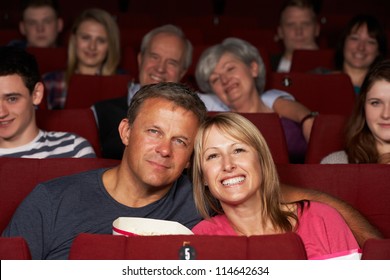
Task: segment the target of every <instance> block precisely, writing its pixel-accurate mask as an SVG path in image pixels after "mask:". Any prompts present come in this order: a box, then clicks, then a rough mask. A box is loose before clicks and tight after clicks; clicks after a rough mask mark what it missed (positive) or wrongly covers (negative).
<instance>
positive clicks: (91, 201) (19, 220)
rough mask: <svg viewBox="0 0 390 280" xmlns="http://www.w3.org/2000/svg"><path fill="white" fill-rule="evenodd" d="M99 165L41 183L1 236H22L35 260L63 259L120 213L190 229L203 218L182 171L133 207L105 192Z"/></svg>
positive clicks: (104, 229)
mask: <svg viewBox="0 0 390 280" xmlns="http://www.w3.org/2000/svg"><path fill="white" fill-rule="evenodd" d="M105 170H106V169H97V170H92V171H88V172H83V173H80V174H76V175H71V176H66V177H62V178H57V179H54V180H51V181H48V182H46V183H42V184H39V185H38V186H37V187H36V188H35V189H34V190H33V191H32V192H31V193H30V194H29V195H28V196H27V197H26V199H25V200H24V201H23V202H22V203H21V205H20V206H19V208H18V209H17V210H16V212H15V214H14V216H13V218H12V220H11V222H10V223H9V225H8V226H7V228H6V229H5V230H4V232H3V236H6V237H10V236H22V237H24V238H25V239H26V241H27V243H28V245H29V247H30V250H31V255H32V258H33V259H67V258H68V254H69V250H70V247H71V245H72V242H73V239H74V238H75V237H76V236H77V235H78V234H79V233H97V234H112V223H113V221H114V220H115V219H117V218H118V217H144V218H154V219H164V220H171V221H177V222H179V223H181V224H183V225H185V226H186V227H188V228H192V227H193V226H194V225H195V224H197V223H198V222H199V221H200V220H201V217H200V216H199V214H198V212H197V211H196V208H195V203H194V200H193V194H192V184H191V182H190V181H189V179H188V177H187V176H184V175H182V176H181V177H180V178H179V179H178V180H177V181H176V182H175V183H174V185H173V187H172V188H171V189H170V191H169V192H168V193H167V194H166V195H165V196H164V197H163V198H161V199H160V200H157V201H155V202H153V203H151V204H149V205H147V206H144V207H139V208H131V207H128V206H125V205H123V204H121V203H119V202H117V201H116V200H115V199H113V198H112V197H111V196H110V195H109V193H108V192H107V191H106V189H105V187H104V186H103V182H102V175H103V172H104V171H105Z"/></svg>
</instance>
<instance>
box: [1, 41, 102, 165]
mask: <svg viewBox="0 0 390 280" xmlns="http://www.w3.org/2000/svg"><path fill="white" fill-rule="evenodd" d="M43 92H44V86H43V84H42V82H41V81H40V75H39V70H38V64H37V62H36V60H35V58H34V56H32V55H31V54H28V53H27V52H25V51H24V50H23V49H20V48H17V47H1V48H0V157H25V158H50V157H57V158H58V157H95V153H94V151H93V149H92V147H91V145H90V144H89V143H88V141H87V140H85V139H84V138H81V137H79V136H77V135H74V134H71V133H67V132H48V131H43V130H40V129H39V128H38V126H37V123H36V119H35V107H36V106H38V105H39V104H40V103H41V101H42V98H43Z"/></svg>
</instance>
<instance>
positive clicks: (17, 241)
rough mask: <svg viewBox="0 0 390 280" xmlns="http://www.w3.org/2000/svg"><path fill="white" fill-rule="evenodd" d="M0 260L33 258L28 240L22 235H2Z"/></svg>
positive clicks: (0, 238) (0, 239)
mask: <svg viewBox="0 0 390 280" xmlns="http://www.w3.org/2000/svg"><path fill="white" fill-rule="evenodd" d="M0 260H31V253H30V249H29V247H28V245H27V242H26V240H24V239H23V238H22V237H0Z"/></svg>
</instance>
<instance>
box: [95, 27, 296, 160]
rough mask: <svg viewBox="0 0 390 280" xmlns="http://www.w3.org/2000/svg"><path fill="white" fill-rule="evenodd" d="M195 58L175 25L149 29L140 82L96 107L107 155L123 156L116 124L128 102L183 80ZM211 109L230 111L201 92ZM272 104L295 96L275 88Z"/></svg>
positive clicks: (140, 57)
mask: <svg viewBox="0 0 390 280" xmlns="http://www.w3.org/2000/svg"><path fill="white" fill-rule="evenodd" d="M191 60H192V44H191V42H190V41H189V40H188V39H187V38H186V36H185V34H184V33H183V31H182V30H181V29H180V28H178V27H177V26H174V25H170V24H168V25H163V26H160V27H157V28H155V29H153V30H151V31H150V32H148V33H147V34H146V35H145V36H144V38H143V40H142V44H141V50H140V53H139V54H138V66H139V70H140V71H139V83H132V84H131V85H130V86H129V90H128V95H127V97H124V98H117V99H111V100H105V101H102V102H98V103H96V104H95V106H94V110H95V114H96V118H97V122H98V125H99V133H100V143H101V146H102V150H103V157H106V158H114V159H120V158H121V157H122V154H123V148H124V147H123V144H122V142H121V140H120V138H119V135H118V131H117V129H116V127H117V126H118V124H119V123H120V121H121V120H122V119H123V118H124V117H125V115H126V110H127V108H128V104H130V101H131V99H132V97H133V96H134V94H135V93H136V92H137V91H138V90H139V89H140V87H141V86H143V85H147V84H154V83H158V82H179V81H180V80H181V79H182V77H183V76H184V75H185V73H186V72H187V70H188V68H189V67H190V65H191ZM199 97H200V98H201V99H202V101H203V102H204V103H205V105H206V108H207V110H208V111H227V110H229V108H228V107H227V106H226V105H225V104H223V102H222V101H221V100H219V98H218V97H217V96H216V95H215V94H206V93H199ZM264 97H265V98H268V103H269V104H271V105H270V106H272V105H273V103H274V102H275V103H279V97H281V98H280V99H282V98H292V97H291V95H289V94H287V93H285V92H282V91H277V92H276V91H275V92H272V93H268V92H265V93H264Z"/></svg>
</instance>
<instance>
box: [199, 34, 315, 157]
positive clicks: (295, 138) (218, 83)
mask: <svg viewBox="0 0 390 280" xmlns="http://www.w3.org/2000/svg"><path fill="white" fill-rule="evenodd" d="M196 81H197V83H198V86H199V88H200V89H201V90H202V91H203V92H206V93H215V94H216V95H217V96H218V97H219V99H220V100H221V101H222V102H223V103H224V104H225V105H226V106H228V107H229V109H230V110H231V111H233V112H239V113H273V112H275V113H277V114H278V115H279V116H280V117H281V118H282V119H281V120H282V125H283V128H284V131H285V134H286V139H287V144H288V148H289V154H290V160H291V161H293V162H299V161H302V159H303V158H304V154H305V151H306V141H307V140H308V139H309V137H310V131H311V127H312V124H313V117H314V116H313V115H312V113H311V112H310V110H309V109H307V108H306V107H305V106H303V105H302V104H300V103H298V102H296V101H295V100H294V97H292V96H291V95H290V94H288V93H287V92H283V91H279V90H268V91H266V92H264V86H265V82H266V77H265V66H264V63H263V59H262V58H261V56H260V54H259V51H258V50H257V48H256V47H254V46H253V45H251V44H250V43H248V42H247V41H244V40H241V39H238V38H227V39H225V40H224V41H223V42H222V43H220V44H217V45H214V46H212V47H210V48H208V49H206V50H205V51H204V52H203V53H202V55H201V57H200V58H199V61H198V64H197V66H196ZM275 99H277V100H275Z"/></svg>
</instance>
